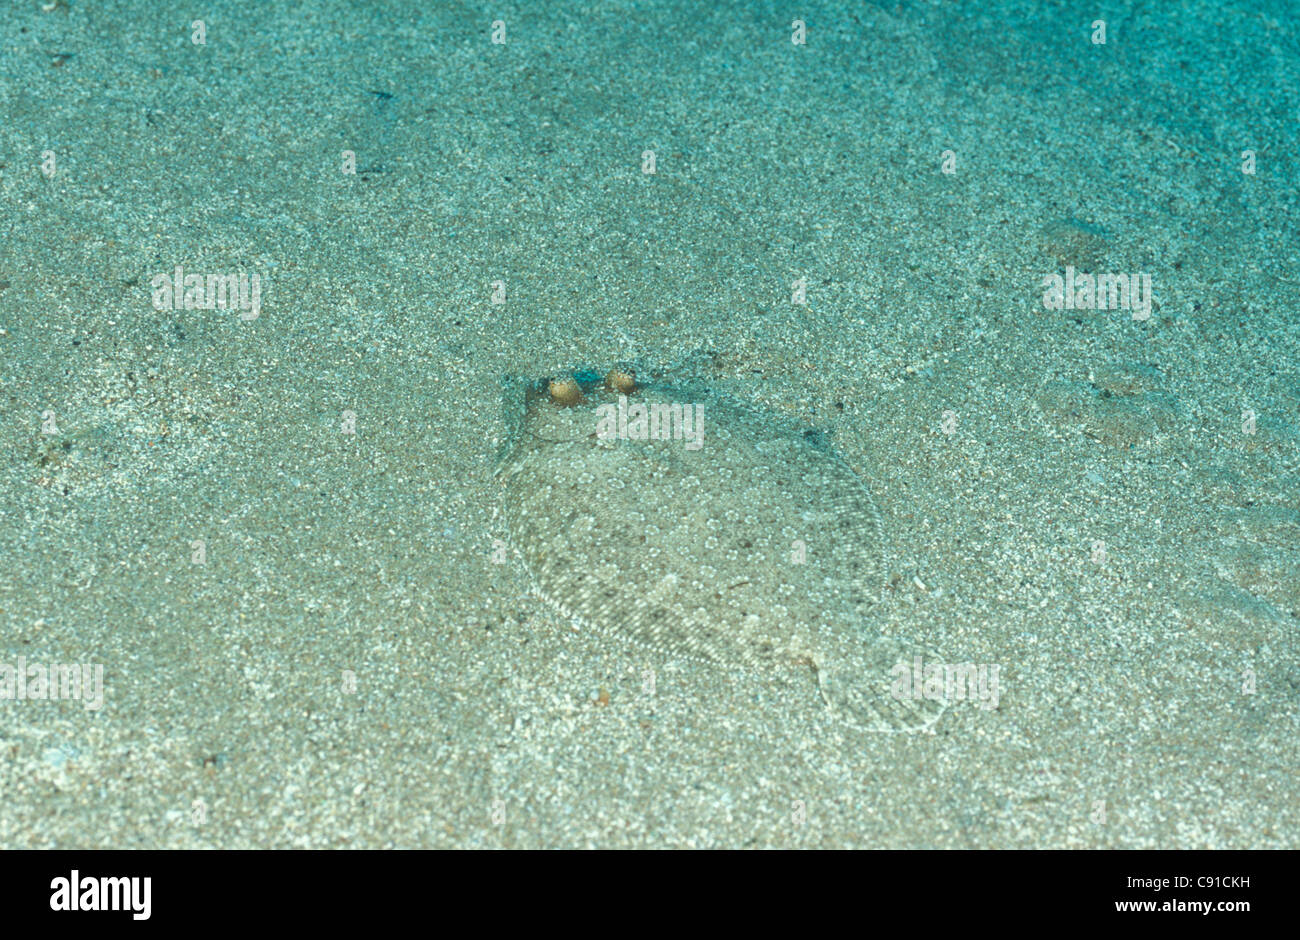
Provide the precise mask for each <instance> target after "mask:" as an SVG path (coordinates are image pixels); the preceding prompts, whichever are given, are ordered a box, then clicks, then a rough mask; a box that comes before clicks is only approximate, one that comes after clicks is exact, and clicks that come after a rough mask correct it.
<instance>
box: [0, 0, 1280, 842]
mask: <svg viewBox="0 0 1300 940" xmlns="http://www.w3.org/2000/svg"><path fill="white" fill-rule="evenodd" d="M44 6H45V5H43V4H41V3H35V2H33V3H28V4H13V5H11V8H10V9H7V10H6V12H5V14H4V15H3V16H0V49H3V55H2V56H0V114H2V115H3V121H0V193H2V195H3V205H4V210H3V214H2V216H0V218H2V219H3V223H2V225H3V238H0V331H2V332H0V351H2V355H0V377H2V380H3V399H2V401H3V406H2V407H3V412H2V417H3V421H0V447H3V452H4V453H5V455H6V458H5V460H4V461H3V462H0V468H2V469H0V511H3V526H0V559H3V564H2V565H0V663H5V664H8V665H10V666H11V668H13V667H15V666H16V664H17V662H18V658H19V657H20V656H21V657H23V662H24V664H35V663H40V664H53V663H67V664H77V665H78V666H81V665H90V666H92V667H94V666H102V667H103V669H102V673H103V688H102V693H103V702H102V705H101V706H100V707H97V708H88V707H85V705H84V704H83V700H82V699H81V698H80V697H77V698H68V699H60V700H49V698H48V697H47V698H44V699H42V698H41V697H33V698H25V699H23V700H21V701H19V700H17V699H16V697H7V698H4V699H2V700H0V787H2V788H3V790H4V792H5V793H6V799H5V800H4V801H3V803H2V805H0V845H4V846H6V847H8V846H46V845H61V846H71V845H140V846H146V845H147V846H171V845H175V846H223V847H226V846H244V845H275V846H289V845H322V846H323V845H329V846H335V845H419V846H426V845H450V846H473V845H510V846H543V845H546V846H554V845H585V844H595V845H611V846H645V845H662V844H670V845H687V844H695V845H716V846H733V845H741V844H746V845H749V844H761V845H809V846H846V845H853V846H861V845H891V846H964V847H971V846H975V847H995V846H1129V847H1151V846H1166V847H1224V846H1235V847H1257V846H1283V845H1285V846H1291V847H1293V846H1294V845H1295V844H1296V833H1297V831H1298V829H1297V827H1298V825H1300V801H1297V799H1296V794H1295V783H1294V767H1295V763H1296V758H1297V756H1300V755H1297V754H1296V744H1295V742H1296V740H1297V736H1296V733H1295V732H1296V730H1297V728H1296V722H1297V702H1296V695H1295V688H1296V681H1297V680H1296V676H1297V675H1298V674H1300V670H1298V669H1297V663H1298V662H1300V656H1298V655H1297V646H1296V623H1297V616H1300V596H1298V595H1297V588H1296V585H1297V584H1300V555H1298V554H1297V548H1298V547H1300V469H1298V468H1300V459H1298V454H1300V371H1298V370H1297V366H1296V362H1297V358H1296V355H1295V353H1296V351H1297V335H1298V332H1300V318H1298V317H1297V313H1296V311H1297V309H1298V305H1297V299H1298V298H1297V285H1300V278H1298V277H1297V276H1296V271H1297V268H1298V266H1300V257H1297V245H1300V238H1297V219H1298V218H1300V211H1298V210H1300V207H1298V205H1297V192H1300V187H1298V186H1297V182H1298V181H1297V161H1296V159H1295V156H1294V155H1295V153H1296V152H1297V147H1298V146H1300V140H1297V133H1298V132H1297V121H1296V116H1297V114H1300V85H1298V78H1297V75H1298V72H1297V67H1298V63H1300V40H1298V39H1297V27H1296V21H1295V17H1294V10H1293V8H1292V5H1291V4H1289V3H1274V4H1269V3H1241V4H1227V3H1214V4H1192V5H1180V6H1178V7H1176V8H1175V7H1174V6H1173V5H1163V6H1162V5H1143V4H1120V5H1118V6H1111V7H1109V8H1108V9H1106V10H1104V11H1102V12H1098V11H1097V9H1096V8H1095V5H1089V4H1055V5H1050V6H1048V5H1043V4H1037V3H1020V4H994V5H989V4H953V3H938V2H935V3H897V4H893V3H889V4H872V3H856V4H827V3H811V4H801V5H799V6H798V8H797V9H792V8H790V7H789V6H788V5H785V4H763V3H723V4H707V5H687V4H672V3H623V4H614V3H602V4H577V3H555V4H551V3H540V4H514V5H510V4H507V5H504V6H501V5H491V6H485V5H477V4H470V3H466V4H461V3H456V4H441V3H436V4H431V3H423V2H420V3H416V2H409V3H372V4H365V5H360V6H357V5H352V4H344V3H326V2H307V3H295V4H271V3H251V2H241V3H230V2H225V3H222V2H218V3H212V4H208V5H207V6H206V7H205V9H204V11H203V12H202V13H201V14H199V13H195V12H194V11H193V9H192V8H191V7H189V6H187V5H183V4H171V3H140V2H124V0H119V2H105V3H94V4H92V3H88V2H66V0H65V2H60V3H56V4H53V5H52V8H51V9H49V10H46V9H44ZM199 16H202V21H201V26H200V25H199V24H198V23H197V22H196V17H199ZM1099 17H1100V18H1103V19H1104V20H1105V25H1104V38H1105V41H1104V42H1101V41H1100V40H1101V38H1102V27H1101V26H1099V25H1097V24H1096V23H1095V22H1094V21H1096V20H1097V19H1098V18H1099ZM796 20H798V21H800V22H799V23H796V22H795V21H796ZM496 21H500V22H501V23H502V24H504V25H503V26H494V23H495V22H496ZM800 23H801V24H802V25H800ZM494 39H496V40H503V41H494ZM196 40H201V41H196ZM795 40H800V41H795ZM178 266H180V267H181V268H182V277H181V279H180V283H179V284H176V285H171V286H174V287H176V288H178V289H177V290H173V291H171V293H170V295H168V294H167V292H165V291H164V292H163V293H161V294H160V293H159V285H160V284H162V283H163V282H160V281H158V280H157V279H158V278H160V277H163V276H171V275H174V272H175V270H176V268H177V267H178ZM185 273H189V274H191V275H197V276H199V277H200V278H201V281H196V282H186V281H185V279H184V274H185ZM1067 275H1068V277H1069V278H1070V279H1071V280H1070V283H1072V284H1073V283H1075V282H1074V280H1073V279H1074V278H1075V276H1076V275H1078V276H1084V275H1086V276H1088V277H1092V278H1097V279H1100V278H1102V277H1108V278H1109V277H1113V276H1117V275H1124V276H1126V277H1127V276H1130V275H1132V276H1137V277H1139V278H1143V279H1147V280H1149V283H1150V284H1151V288H1150V296H1151V301H1152V302H1151V306H1150V309H1149V310H1148V311H1146V313H1147V314H1148V315H1145V316H1136V315H1135V314H1137V313H1138V312H1139V311H1137V310H1134V309H1130V308H1125V307H1123V306H1122V305H1121V304H1119V303H1118V302H1112V301H1111V300H1110V299H1109V298H1110V295H1109V294H1108V293H1107V292H1106V290H1104V289H1103V290H1101V291H1093V290H1091V289H1090V290H1089V291H1088V292H1087V293H1086V294H1085V295H1082V297H1086V299H1087V302H1086V303H1079V304H1071V305H1066V304H1064V303H1063V304H1061V305H1060V306H1059V307H1056V308H1053V307H1051V306H1047V305H1045V304H1044V303H1043V293H1044V280H1045V279H1049V280H1050V279H1051V278H1052V277H1054V276H1059V277H1061V278H1062V279H1063V281H1062V283H1065V281H1064V279H1065V278H1066V277H1067ZM242 278H247V279H249V283H250V290H249V293H248V294H242V293H237V292H235V291H234V290H233V287H237V286H238V285H239V284H240V283H242V281H241V279H242ZM253 278H256V279H257V280H256V283H257V284H258V285H259V295H258V299H257V303H256V304H254V303H252V297H251V284H252V283H253V281H252V279H253ZM209 279H212V280H211V284H212V287H213V289H214V290H215V288H216V287H217V286H226V285H230V286H232V290H231V292H230V293H229V294H228V296H226V298H225V303H224V305H223V304H220V303H218V302H217V298H216V297H215V296H212V297H210V296H209V295H208V288H209ZM1145 282H1146V281H1144V280H1139V281H1138V282H1137V283H1145ZM1112 283H1113V282H1112ZM167 284H169V285H170V282H167ZM191 291H192V292H191ZM1116 291H1118V288H1116ZM1116 296H1118V293H1117V294H1116ZM1099 298H1101V299H1100V300H1099ZM164 301H166V302H164ZM187 301H188V302H187ZM628 361H635V362H641V363H646V364H648V365H655V366H666V365H670V364H676V363H681V362H684V361H692V362H698V363H704V364H705V365H704V366H702V368H705V369H706V370H707V372H708V374H707V376H706V378H707V379H708V382H709V384H710V385H711V386H714V387H716V388H717V389H719V390H721V391H725V392H727V393H728V394H731V395H734V396H738V397H741V398H745V399H748V400H750V401H752V402H753V403H754V404H755V405H756V406H760V407H762V408H764V409H768V410H771V411H774V412H777V413H780V414H782V415H783V416H784V417H787V418H790V419H793V420H796V421H800V422H803V423H804V424H806V425H807V426H808V428H809V430H810V433H815V434H825V435H826V439H827V440H828V441H830V442H831V444H832V445H833V446H834V447H835V449H836V450H837V452H839V453H840V454H841V455H842V456H843V457H844V459H845V460H847V461H848V462H849V463H850V464H851V465H852V466H853V467H854V469H855V471H856V472H857V473H858V474H859V475H860V476H861V477H862V478H863V479H864V480H865V481H866V482H867V483H868V485H869V486H870V487H871V488H872V490H873V494H874V495H875V497H876V500H877V502H878V503H879V504H880V507H881V512H882V515H883V517H884V528H885V531H886V534H887V538H886V544H885V545H884V546H882V551H884V552H885V554H887V556H888V557H889V558H890V571H889V574H890V577H889V579H888V583H887V585H886V586H885V587H884V588H883V591H884V599H885V603H884V605H883V606H882V613H881V614H880V615H879V619H878V621H872V622H870V623H864V624H863V625H862V628H863V629H864V630H876V631H881V632H893V633H898V634H907V635H915V636H921V637H924V638H925V639H926V641H927V642H929V643H932V644H933V645H935V646H936V647H939V648H942V649H944V650H945V651H946V652H948V653H949V654H950V655H952V656H953V657H955V658H957V659H959V660H961V661H969V662H972V663H978V664H995V665H998V666H999V667H1000V668H1001V670H1002V682H1003V694H1002V701H1001V704H1000V705H999V707H998V708H997V709H994V710H979V709H971V708H966V709H957V708H954V709H952V710H951V711H952V714H951V715H950V716H948V717H946V718H945V720H944V725H943V726H942V729H941V730H940V731H939V732H938V733H937V734H936V735H934V736H928V735H926V736H894V737H890V738H889V739H888V740H885V739H882V738H880V737H870V736H866V737H861V738H858V737H845V736H844V735H843V734H842V732H839V731H837V730H836V729H835V728H834V727H833V726H831V725H828V724H827V723H825V721H824V719H823V717H822V715H821V712H820V710H819V709H817V708H812V707H808V703H809V701H810V698H809V696H810V695H811V696H812V697H813V698H812V699H811V701H813V702H814V704H815V696H816V683H815V680H814V679H813V678H811V677H810V676H802V677H798V676H796V677H791V678H789V679H787V680H783V681H780V682H774V683H773V684H771V685H769V686H760V687H747V686H744V685H743V684H735V683H733V682H731V681H730V680H729V679H727V678H726V677H719V676H716V675H713V674H712V673H710V672H708V671H707V670H702V669H699V668H697V667H696V666H694V665H691V664H681V663H676V662H673V661H672V660H670V659H669V660H647V659H646V657H644V656H643V655H642V654H641V653H640V652H639V651H634V650H627V649H622V648H619V647H618V646H617V645H610V644H608V643H606V642H605V641H604V640H602V639H600V638H595V637H589V636H586V635H584V634H580V633H575V632H574V631H573V630H572V629H570V627H569V625H567V624H565V623H563V622H562V621H560V620H559V619H557V618H555V617H554V616H553V615H551V614H550V613H549V612H548V610H547V608H546V607H545V606H544V605H541V604H540V603H539V602H538V601H537V600H536V598H533V597H531V596H530V595H529V594H528V591H527V579H526V578H525V577H524V574H523V572H522V571H521V569H520V567H519V565H518V564H517V563H516V562H517V559H514V558H513V557H512V556H511V555H510V554H509V552H508V551H507V552H505V553H504V555H502V554H501V553H500V552H499V551H498V548H497V543H498V542H502V544H504V541H503V538H504V533H503V531H502V527H501V523H500V513H499V504H500V493H499V489H498V486H497V484H496V483H494V481H493V479H492V477H491V468H492V463H493V458H494V455H495V453H496V451H497V449H498V447H499V445H500V444H501V442H502V440H503V438H504V437H505V436H506V431H507V429H506V428H505V426H504V425H503V422H502V418H501V402H500V388H501V379H502V376H507V375H508V376H527V377H531V378H535V379H542V378H546V377H552V376H556V375H560V374H563V373H565V372H568V371H571V370H574V369H593V370H596V371H595V373H594V374H596V375H601V374H603V373H604V371H605V370H606V369H608V368H609V367H610V366H611V365H613V364H616V363H623V362H628ZM593 505H596V506H599V494H593ZM629 537H631V538H635V537H636V533H635V532H632V533H630V534H629ZM498 562H500V563H498ZM647 671H648V672H649V674H650V675H651V676H652V677H653V681H648V680H647V679H646V674H647ZM0 672H2V671H0ZM89 675H94V671H93V668H92V671H91V673H89ZM2 681H3V676H2V675H0V682H2ZM648 687H649V688H653V690H654V691H653V692H647V691H646V689H647V688H648ZM1247 689H1249V691H1247ZM3 691H4V687H3V685H2V684H0V693H3ZM794 799H799V800H802V801H803V802H804V804H805V805H806V806H808V807H812V808H814V809H813V811H812V812H811V813H810V816H809V821H808V823H807V825H804V826H801V827H792V826H790V825H787V824H786V817H788V815H789V813H788V806H789V804H790V801H791V800H794ZM497 800H500V801H502V802H503V804H504V805H506V806H507V807H508V818H509V819H510V820H511V821H512V822H511V823H510V824H508V825H504V826H503V825H497V824H496V823H493V822H492V817H491V814H490V813H489V811H488V807H490V806H494V805H495V801H497ZM196 801H198V805H200V806H201V807H202V810H203V812H202V813H201V814H199V815H201V816H202V817H203V821H202V822H195V821H194V819H195V818H196V815H195V814H196V812H197V810H196V808H195V807H196ZM1098 802H1101V803H1104V804H1105V805H1106V807H1108V813H1103V814H1102V818H1103V819H1104V820H1106V821H1104V822H1097V821H1096V815H1097V809H1096V803H1098ZM832 806H833V807H835V810H834V811H833V812H832V811H830V810H829V809H828V807H832ZM816 807H821V809H820V810H817V809H816ZM900 820H902V821H903V822H899V821H900ZM38 821H39V825H38Z"/></svg>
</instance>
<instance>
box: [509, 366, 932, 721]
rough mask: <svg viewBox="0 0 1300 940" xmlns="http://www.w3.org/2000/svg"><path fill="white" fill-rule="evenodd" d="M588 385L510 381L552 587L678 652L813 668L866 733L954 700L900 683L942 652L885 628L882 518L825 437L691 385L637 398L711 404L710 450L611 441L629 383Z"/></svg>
mask: <svg viewBox="0 0 1300 940" xmlns="http://www.w3.org/2000/svg"><path fill="white" fill-rule="evenodd" d="M581 384H582V401H581V402H580V403H579V404H577V405H572V406H567V407H566V406H561V405H558V404H556V403H555V402H553V401H552V400H551V396H550V395H549V393H548V392H547V388H546V383H545V382H522V383H508V385H507V391H506V410H507V415H508V423H509V425H510V440H509V442H508V446H507V448H506V449H505V451H504V455H503V457H502V459H501V461H500V464H499V466H498V474H499V476H500V478H501V482H502V484H503V487H504V515H505V520H506V524H507V526H508V528H509V537H510V540H511V543H512V544H513V546H514V548H515V549H516V550H517V551H518V552H519V554H520V555H521V556H522V559H523V562H524V564H525V566H526V567H527V569H528V572H529V574H530V576H531V578H532V581H533V585H534V587H535V589H536V590H537V592H538V593H539V594H540V595H541V597H542V598H543V599H545V600H546V601H547V602H548V603H550V604H551V605H552V606H553V607H554V608H556V609H557V610H558V611H559V612H560V613H562V614H563V615H564V616H566V617H569V618H572V619H573V620H575V621H577V622H578V623H579V624H580V625H582V626H585V627H588V628H591V629H594V630H596V631H598V632H601V633H602V634H606V635H609V636H612V637H616V638H618V639H621V640H626V641H630V642H633V643H636V644H639V645H641V646H643V647H648V648H649V649H652V650H655V651H658V652H660V653H662V654H665V655H668V656H678V657H689V658H692V659H696V660H703V661H705V662H709V663H712V664H715V665H717V666H720V667H724V668H731V669H742V670H745V671H747V672H756V673H761V672H762V671H763V670H767V669H781V668H794V667H803V668H808V667H812V668H814V669H815V670H816V673H817V678H818V685H819V688H820V690H821V693H822V696H823V698H824V699H825V701H826V704H827V705H829V706H830V707H831V708H832V710H833V711H835V712H836V714H837V715H839V716H840V717H841V718H843V719H844V720H845V721H847V722H848V723H850V724H851V725H854V726H855V727H858V728H862V729H864V730H870V731H905V730H915V729H923V728H928V727H929V726H931V725H932V724H933V722H934V721H935V720H936V719H937V718H938V717H939V715H940V714H941V713H942V711H943V708H944V703H942V702H935V701H912V700H906V701H903V700H900V699H899V698H897V697H895V696H894V695H891V694H890V689H891V675H890V670H891V669H892V668H893V667H894V666H895V665H897V664H900V663H902V664H907V665H909V666H910V665H911V663H912V661H913V657H914V656H918V655H920V656H922V657H923V658H924V659H925V660H926V661H927V662H932V661H933V655H932V654H931V653H929V652H928V651H927V650H924V649H923V648H922V646H920V645H917V644H914V643H912V642H909V641H907V640H905V639H901V638H890V637H882V636H879V635H878V631H875V630H873V629H872V623H871V612H872V608H873V607H874V605H875V604H876V603H877V602H878V600H879V596H880V593H881V589H882V586H883V581H884V572H885V566H884V564H883V555H882V530H881V524H880V519H879V515H878V513H877V512H876V509H875V506H874V504H873V503H872V500H871V497H870V494H869V493H868V491H867V489H866V487H865V486H864V485H863V484H862V482H861V480H859V479H858V477H857V476H856V475H855V474H854V473H853V471H852V470H851V469H850V468H849V467H848V465H847V464H845V463H844V462H843V461H842V460H840V459H839V458H838V457H837V456H836V455H835V454H834V453H833V452H831V451H830V450H829V449H828V448H827V447H826V446H825V445H824V444H823V443H822V442H821V439H820V438H819V437H818V436H817V435H815V434H814V433H812V432H811V431H810V429H808V428H805V427H802V426H800V425H797V424H795V423H793V422H789V421H786V420H785V419H781V418H777V417H774V416H768V415H763V414H761V413H758V412H756V411H754V410H752V409H750V408H748V407H747V406H744V405H742V404H740V403H738V402H735V401H732V400H730V399H728V398H726V397H724V396H721V395H717V394H714V393H712V392H710V391H709V390H707V389H706V388H703V387H701V386H699V385H694V384H687V383H682V382H680V381H679V382H671V383H669V382H659V383H650V384H646V385H644V386H640V387H638V388H637V389H636V391H635V392H634V393H633V394H632V395H631V396H629V397H628V398H627V399H626V403H627V405H628V406H629V407H630V406H631V405H634V404H636V403H638V402H639V403H642V404H645V405H651V404H655V403H660V404H670V405H681V406H698V407H697V409H696V410H695V416H696V418H697V420H698V421H699V425H700V430H701V435H702V437H701V440H700V443H699V445H698V446H697V447H691V446H688V443H689V441H688V440H685V439H679V438H672V437H670V439H668V440H658V439H650V440H634V439H622V438H619V439H612V440H611V439H604V438H602V436H601V435H599V434H598V433H597V431H598V428H599V427H600V420H601V418H602V417H603V416H607V415H608V414H609V411H610V409H608V408H607V409H606V410H605V411H603V412H602V411H601V410H600V409H601V406H614V408H617V407H618V400H619V394H618V393H617V392H615V391H611V390H609V389H607V388H605V387H604V385H603V384H602V383H600V382H599V381H594V380H592V377H590V376H589V377H588V378H587V380H584V381H583V382H582V383H581ZM701 411H702V414H701ZM688 413H689V412H688Z"/></svg>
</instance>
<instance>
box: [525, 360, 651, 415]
mask: <svg viewBox="0 0 1300 940" xmlns="http://www.w3.org/2000/svg"><path fill="white" fill-rule="evenodd" d="M597 374H599V373H597ZM587 387H588V388H590V387H591V386H590V385H588V386H587ZM605 388H607V389H609V390H610V391H612V392H618V393H619V394H621V395H631V394H632V393H633V392H635V391H636V375H635V374H634V373H633V372H632V371H631V370H630V369H610V370H609V374H608V375H607V376H605ZM547 390H548V391H549V392H550V393H551V401H553V402H554V403H555V404H557V405H560V406H561V407H565V408H567V407H570V406H571V405H576V404H578V403H579V402H581V401H582V387H581V386H580V385H579V384H578V380H577V379H576V378H574V377H573V376H571V375H565V376H561V377H559V378H554V379H551V380H550V382H548V383H547Z"/></svg>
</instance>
